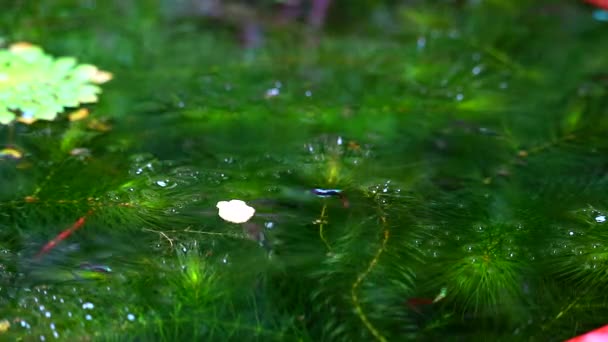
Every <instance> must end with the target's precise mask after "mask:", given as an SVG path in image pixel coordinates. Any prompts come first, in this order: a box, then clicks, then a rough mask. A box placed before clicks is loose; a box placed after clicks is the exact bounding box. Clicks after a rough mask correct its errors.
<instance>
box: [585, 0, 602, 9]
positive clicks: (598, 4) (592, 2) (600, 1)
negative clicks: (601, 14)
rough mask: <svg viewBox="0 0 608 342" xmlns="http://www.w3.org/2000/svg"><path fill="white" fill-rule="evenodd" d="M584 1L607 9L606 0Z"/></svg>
mask: <svg viewBox="0 0 608 342" xmlns="http://www.w3.org/2000/svg"><path fill="white" fill-rule="evenodd" d="M585 2H586V3H588V4H591V5H593V6H595V7H599V8H603V9H605V10H608V0H585Z"/></svg>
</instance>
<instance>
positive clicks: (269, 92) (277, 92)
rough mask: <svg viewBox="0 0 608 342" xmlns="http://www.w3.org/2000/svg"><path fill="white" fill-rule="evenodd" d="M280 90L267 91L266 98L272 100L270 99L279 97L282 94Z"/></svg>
mask: <svg viewBox="0 0 608 342" xmlns="http://www.w3.org/2000/svg"><path fill="white" fill-rule="evenodd" d="M280 92H281V91H280V90H279V88H270V89H268V90H266V94H265V96H266V98H270V97H275V96H278V95H279V94H280Z"/></svg>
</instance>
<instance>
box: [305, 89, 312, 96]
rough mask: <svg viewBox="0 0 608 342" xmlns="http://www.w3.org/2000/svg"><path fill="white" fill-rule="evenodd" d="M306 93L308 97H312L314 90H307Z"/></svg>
mask: <svg viewBox="0 0 608 342" xmlns="http://www.w3.org/2000/svg"><path fill="white" fill-rule="evenodd" d="M304 95H306V97H311V96H312V91H310V90H307V91H306V92H305V93H304Z"/></svg>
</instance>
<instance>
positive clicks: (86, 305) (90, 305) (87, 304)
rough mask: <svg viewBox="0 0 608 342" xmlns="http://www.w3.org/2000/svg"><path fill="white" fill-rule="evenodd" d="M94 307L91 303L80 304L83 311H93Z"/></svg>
mask: <svg viewBox="0 0 608 342" xmlns="http://www.w3.org/2000/svg"><path fill="white" fill-rule="evenodd" d="M94 307H95V305H93V303H91V302H86V303H84V304H82V308H83V309H85V310H86V309H93V308H94Z"/></svg>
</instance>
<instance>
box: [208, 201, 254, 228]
mask: <svg viewBox="0 0 608 342" xmlns="http://www.w3.org/2000/svg"><path fill="white" fill-rule="evenodd" d="M217 208H218V209H219V215H220V217H221V218H222V219H224V220H226V221H228V222H232V223H244V222H247V221H249V219H251V217H253V214H255V209H254V208H253V207H250V206H248V205H247V203H245V202H243V201H241V200H231V201H229V202H227V201H219V202H217Z"/></svg>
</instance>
